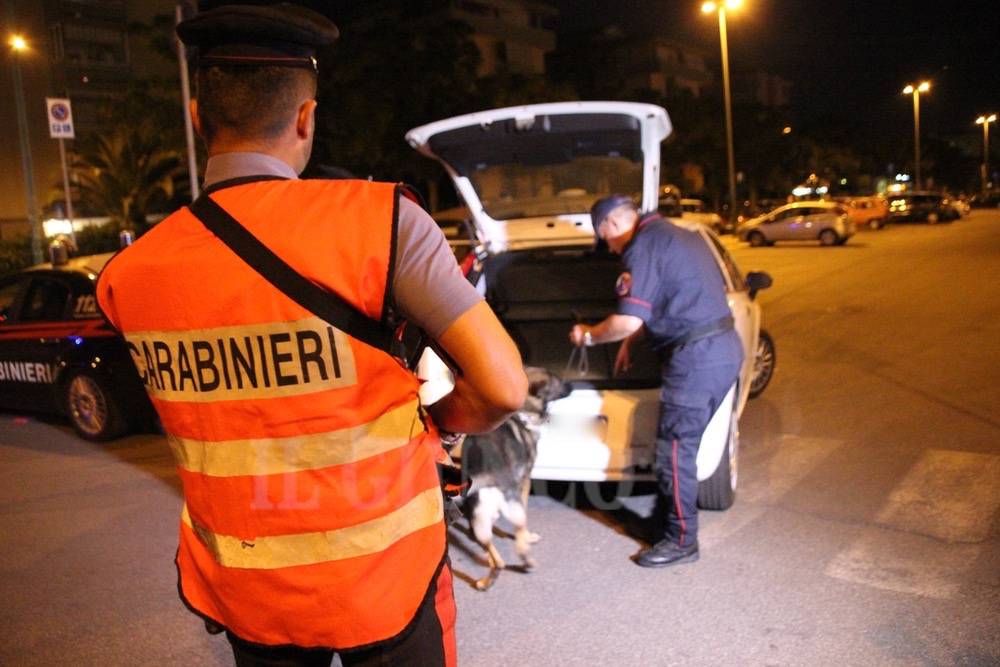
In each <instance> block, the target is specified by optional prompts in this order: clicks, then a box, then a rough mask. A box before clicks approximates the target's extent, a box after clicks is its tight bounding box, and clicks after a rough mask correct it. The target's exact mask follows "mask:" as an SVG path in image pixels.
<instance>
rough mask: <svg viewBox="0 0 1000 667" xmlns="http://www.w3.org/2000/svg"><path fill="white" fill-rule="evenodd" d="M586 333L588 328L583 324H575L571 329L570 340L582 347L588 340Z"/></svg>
mask: <svg viewBox="0 0 1000 667" xmlns="http://www.w3.org/2000/svg"><path fill="white" fill-rule="evenodd" d="M586 334H587V329H586V327H584V326H583V325H582V324H576V325H573V328H572V329H570V331H569V341H570V342H571V343H573V345H576V346H577V347H581V346H583V345H584V343H585V341H586Z"/></svg>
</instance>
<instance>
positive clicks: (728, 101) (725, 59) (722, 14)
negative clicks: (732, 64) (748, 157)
mask: <svg viewBox="0 0 1000 667" xmlns="http://www.w3.org/2000/svg"><path fill="white" fill-rule="evenodd" d="M742 4H743V2H742V0H724V1H721V2H713V1H712V0H708V1H707V2H705V3H703V4H702V6H701V11H702V12H703V13H705V14H711V13H712V12H717V13H718V14H719V43H720V44H721V46H722V88H723V97H724V101H725V106H726V157H727V160H728V162H729V221H730V223H735V221H736V215H737V213H736V156H735V152H734V150H733V101H732V97H731V93H730V90H729V42H728V39H727V37H726V9H738V8H739V6H740V5H742Z"/></svg>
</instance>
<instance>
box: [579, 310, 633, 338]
mask: <svg viewBox="0 0 1000 667" xmlns="http://www.w3.org/2000/svg"><path fill="white" fill-rule="evenodd" d="M641 329H642V320H641V319H639V318H638V317H635V316H634V315H618V314H615V315H609V316H608V317H606V318H605V319H604V320H602V321H601V322H598V323H597V324H595V325H594V326H592V327H586V330H587V331H590V338H591V341H592V342H593V343H614V342H615V341H619V340H623V339H625V338H628V337H630V336H632V335H633V334H636V335H640V336H641V334H637V332H639V331H641Z"/></svg>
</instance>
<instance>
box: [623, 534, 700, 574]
mask: <svg viewBox="0 0 1000 667" xmlns="http://www.w3.org/2000/svg"><path fill="white" fill-rule="evenodd" d="M696 560H698V543H697V542H693V543H691V544H688V545H686V546H683V547H682V546H681V545H679V544H677V543H676V542H673V541H671V540H660V541H659V542H657V543H656V544H654V545H653V546H651V547H649V548H648V549H644V550H642V551H640V552H639V555H638V556H636V559H635V562H636V563H637V564H638V565H640V566H642V567H667V566H668V565H680V564H681V563H693V562H695V561H696Z"/></svg>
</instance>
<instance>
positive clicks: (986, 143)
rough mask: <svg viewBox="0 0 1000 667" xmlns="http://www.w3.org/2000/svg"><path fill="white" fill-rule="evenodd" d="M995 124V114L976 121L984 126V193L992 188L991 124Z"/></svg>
mask: <svg viewBox="0 0 1000 667" xmlns="http://www.w3.org/2000/svg"><path fill="white" fill-rule="evenodd" d="M995 122H997V115H996V114H995V113H991V114H990V115H989V116H980V117H979V118H977V119H976V125H982V126H983V193H985V192H986V190H987V189H989V186H990V123H995Z"/></svg>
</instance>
